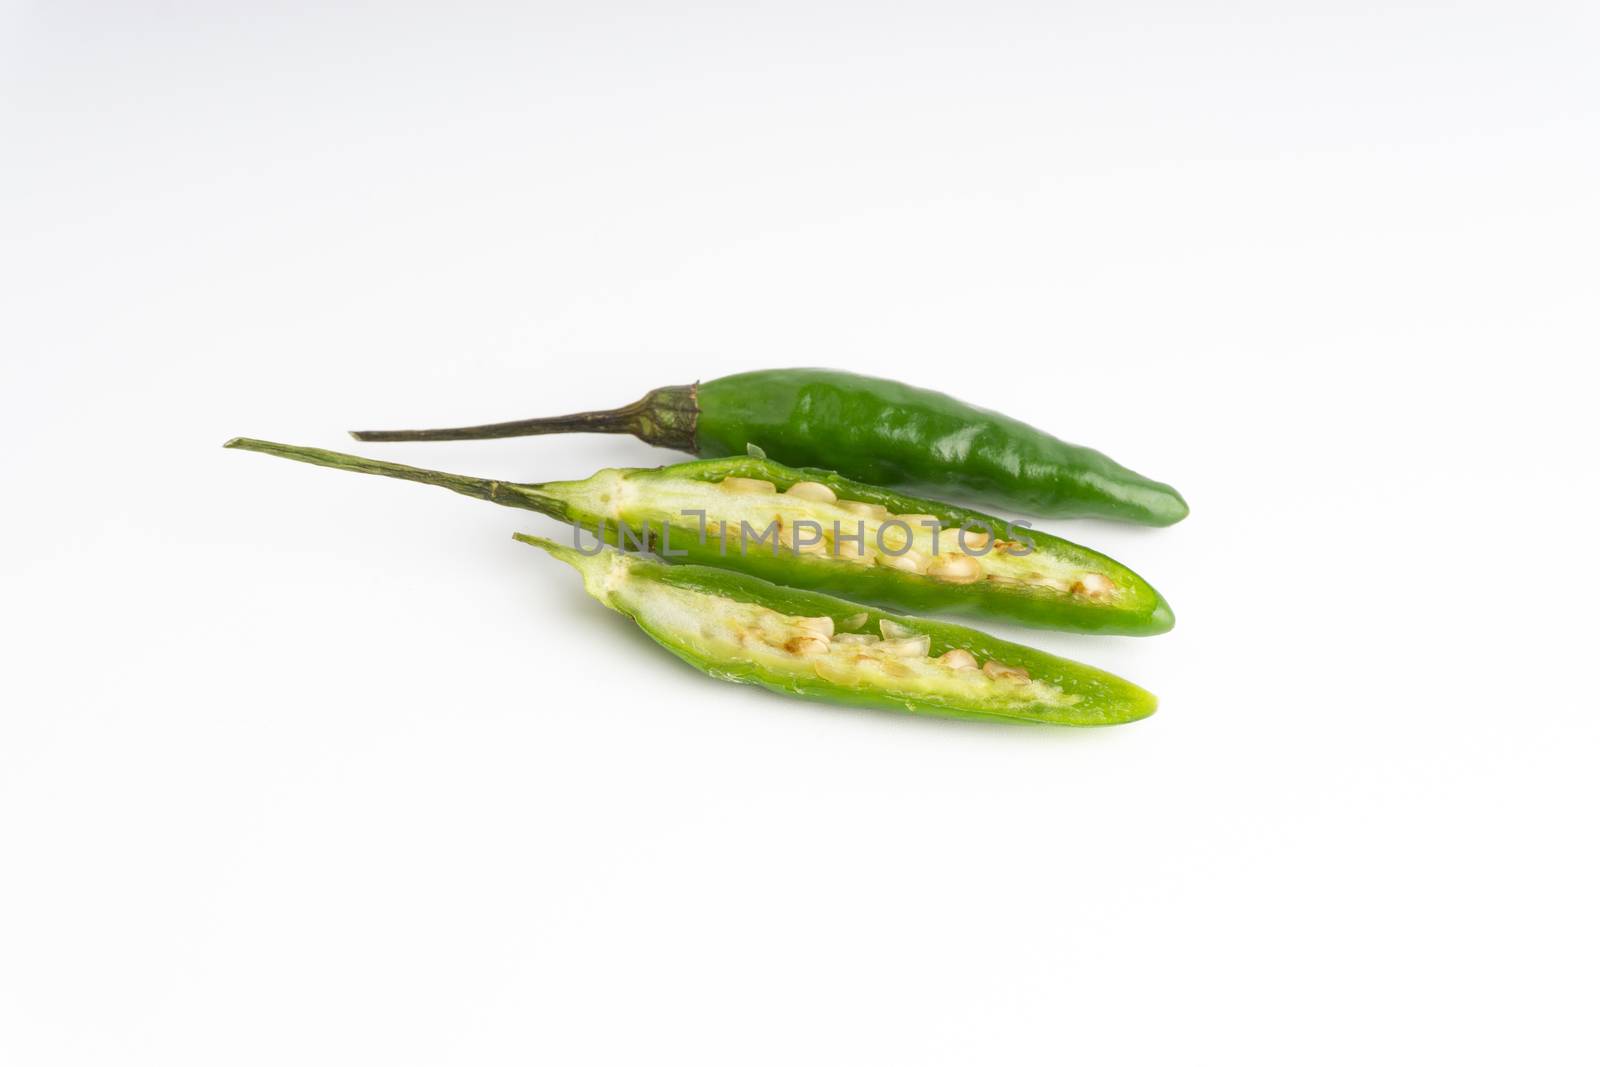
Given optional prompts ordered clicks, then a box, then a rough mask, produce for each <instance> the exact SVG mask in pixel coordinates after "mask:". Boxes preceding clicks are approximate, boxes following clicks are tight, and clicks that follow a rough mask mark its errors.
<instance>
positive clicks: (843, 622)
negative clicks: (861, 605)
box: [839, 611, 867, 630]
mask: <svg viewBox="0 0 1600 1067" xmlns="http://www.w3.org/2000/svg"><path fill="white" fill-rule="evenodd" d="M866 624H867V613H866V612H864V611H858V612H856V613H855V614H854V615H846V616H845V617H844V618H842V619H840V620H839V628H840V629H843V630H859V629H861V628H862V627H863V626H865V625H866Z"/></svg>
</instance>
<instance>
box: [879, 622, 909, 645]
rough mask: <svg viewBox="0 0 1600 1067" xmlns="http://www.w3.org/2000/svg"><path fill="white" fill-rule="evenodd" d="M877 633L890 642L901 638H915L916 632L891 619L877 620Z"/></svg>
mask: <svg viewBox="0 0 1600 1067" xmlns="http://www.w3.org/2000/svg"><path fill="white" fill-rule="evenodd" d="M878 632H879V633H880V634H882V635H883V636H884V637H887V638H888V639H889V640H891V641H898V640H899V639H900V638H902V637H915V636H917V631H915V630H913V629H912V628H911V627H909V626H903V625H901V624H900V623H898V622H895V621H894V620H893V619H879V620H878Z"/></svg>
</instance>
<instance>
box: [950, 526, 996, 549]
mask: <svg viewBox="0 0 1600 1067" xmlns="http://www.w3.org/2000/svg"><path fill="white" fill-rule="evenodd" d="M956 543H957V544H959V545H960V546H961V547H962V548H964V549H966V550H967V551H968V552H981V551H983V547H984V546H985V545H987V544H988V543H989V531H988V530H973V529H969V528H965V527H963V528H962V529H960V530H958V531H956Z"/></svg>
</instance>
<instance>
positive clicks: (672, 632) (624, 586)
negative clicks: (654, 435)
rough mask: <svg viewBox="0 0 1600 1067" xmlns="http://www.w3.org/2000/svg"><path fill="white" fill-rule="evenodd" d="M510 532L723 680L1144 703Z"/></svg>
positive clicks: (799, 690)
mask: <svg viewBox="0 0 1600 1067" xmlns="http://www.w3.org/2000/svg"><path fill="white" fill-rule="evenodd" d="M517 539H518V540H520V541H524V542H527V543H529V544H533V545H536V546H538V547H540V548H543V549H545V550H546V551H547V552H549V553H551V554H552V555H554V556H556V557H557V558H559V559H562V560H564V561H565V562H567V563H570V564H572V566H574V567H575V568H577V569H578V571H579V572H580V573H581V574H582V575H583V579H584V586H585V588H586V589H587V590H588V591H589V593H590V594H591V595H592V596H594V597H595V598H596V599H597V600H600V601H601V602H602V603H604V604H605V605H607V606H608V607H611V608H613V609H614V610H617V611H619V612H621V613H623V614H625V615H628V616H630V617H631V618H632V619H633V620H634V621H635V622H636V623H637V624H638V625H639V627H640V628H641V629H643V630H644V631H645V632H646V633H647V634H649V635H650V636H651V637H652V638H653V639H654V640H655V641H656V642H657V643H659V644H661V645H663V646H664V647H666V648H667V649H668V650H669V651H671V652H673V653H674V654H676V655H678V656H679V657H680V658H682V659H685V660H687V661H689V662H690V663H692V664H694V665H695V666H698V667H699V668H700V669H701V670H703V671H705V672H707V673H709V674H712V675H714V676H716V677H719V678H724V679H727V680H730V681H737V682H746V683H751V684H756V685H761V686H764V687H766V688H768V689H773V690H777V691H779V692H787V693H793V694H798V695H801V696H811V697H816V698H820V699H829V700H834V701H838V702H843V703H853V704H865V705H872V706H883V707H895V708H904V709H906V710H909V711H914V712H921V713H925V714H936V715H947V716H955V717H964V718H980V719H1009V720H1018V721H1028V722H1043V723H1056V724H1062V725H1108V724H1111V723H1117V722H1127V721H1131V720H1133V719H1138V718H1143V717H1144V716H1146V715H1148V714H1150V713H1151V712H1152V711H1154V710H1155V700H1154V698H1153V697H1151V696H1150V695H1149V694H1148V693H1146V692H1144V691H1143V690H1142V689H1139V688H1138V687H1137V686H1134V685H1132V684H1131V683H1128V682H1125V681H1123V680H1122V679H1120V678H1116V677H1115V676H1113V675H1109V674H1106V673H1105V672H1103V671H1098V670H1096V669H1094V668H1092V667H1086V666H1084V665H1082V664H1078V663H1073V662H1072V661H1070V660H1062V659H1059V658H1057V657H1054V656H1049V655H1048V654H1046V653H1043V652H1040V651H1038V650H1035V649H1029V648H1025V647H1023V646H1017V645H1010V644H1008V643H1006V642H1002V641H999V640H998V639H996V638H993V637H990V636H989V635H987V634H983V633H981V632H980V631H976V630H969V629H967V628H966V627H961V626H956V625H954V624H949V623H937V622H932V621H930V620H921V619H911V618H903V617H895V616H889V615H884V614H882V613H878V612H872V611H870V610H865V609H862V608H861V607H860V606H859V605H855V604H850V603H849V602H847V601H841V600H837V599H835V598H833V597H828V596H824V595H822V594H817V593H807V592H803V591H799V590H790V589H781V588H779V587H776V586H772V585H771V584H770V583H767V582H764V581H761V580H760V579H755V578H750V577H748V576H743V575H734V574H730V573H727V572H723V571H713V570H710V569H709V568H703V567H695V566H682V567H671V566H667V565H664V564H661V563H658V562H655V561H651V560H645V559H642V558H640V557H636V556H629V555H627V554H625V553H622V552H618V551H615V550H612V549H609V548H606V549H599V550H598V551H597V553H596V554H595V555H592V556H589V555H584V554H582V553H580V552H578V551H577V550H576V549H573V548H570V547H566V546H562V545H557V544H555V543H553V542H550V541H547V540H545V539H543V538H536V537H530V536H528V535H525V534H518V535H517ZM810 611H815V612H816V614H806V613H805V612H810Z"/></svg>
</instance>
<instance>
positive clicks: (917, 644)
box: [878, 634, 933, 659]
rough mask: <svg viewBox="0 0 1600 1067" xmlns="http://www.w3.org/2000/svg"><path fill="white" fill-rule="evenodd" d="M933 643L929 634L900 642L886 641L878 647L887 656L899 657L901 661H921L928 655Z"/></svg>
mask: <svg viewBox="0 0 1600 1067" xmlns="http://www.w3.org/2000/svg"><path fill="white" fill-rule="evenodd" d="M932 643H933V639H932V638H930V637H929V636H928V635H927V634H921V635H919V636H917V637H907V638H903V639H901V640H898V641H884V642H881V643H880V644H879V645H878V648H880V649H882V650H883V652H884V653H886V654H887V655H890V656H898V657H899V658H901V659H921V658H922V657H923V656H926V655H927V654H928V647H929V646H930V645H931V644H932Z"/></svg>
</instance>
